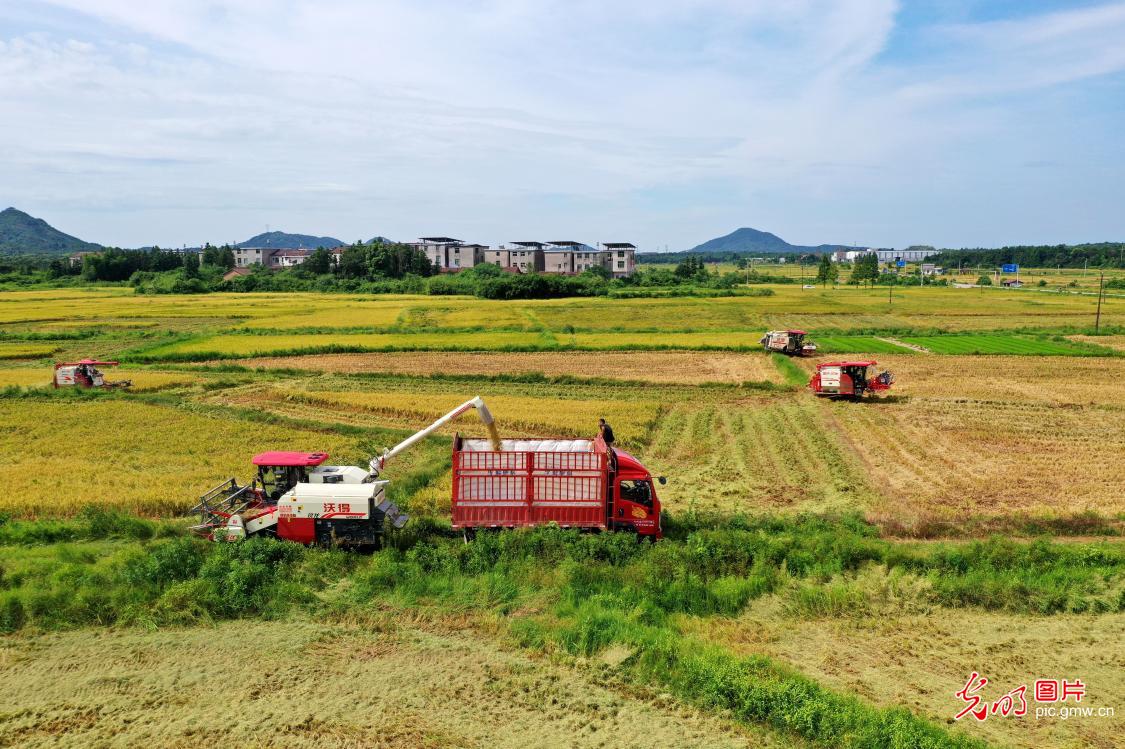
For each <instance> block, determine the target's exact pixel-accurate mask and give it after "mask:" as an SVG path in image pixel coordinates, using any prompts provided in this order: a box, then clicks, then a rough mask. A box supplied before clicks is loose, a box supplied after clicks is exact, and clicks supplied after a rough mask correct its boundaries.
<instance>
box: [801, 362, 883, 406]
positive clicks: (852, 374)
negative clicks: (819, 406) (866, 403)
mask: <svg viewBox="0 0 1125 749" xmlns="http://www.w3.org/2000/svg"><path fill="white" fill-rule="evenodd" d="M877 363H878V362H876V361H875V360H874V359H867V360H864V361H841V362H822V363H820V364H817V365H816V374H814V375H813V376H812V379H811V380H809V388H810V389H811V390H812V391H813V392H814V393H816V394H817V395H822V396H825V397H829V398H856V399H858V398H862V397H863V396H864V394H865V393H879V392H883V391H884V390H890V388H891V385H893V384H894V381H895V376H894V375H893V374H891V373H890V372H888V371H886V370H884V371H882V372H880V373H879V374H874V373H873V371H872V370H871V367H874V366H875V365H876V364H877Z"/></svg>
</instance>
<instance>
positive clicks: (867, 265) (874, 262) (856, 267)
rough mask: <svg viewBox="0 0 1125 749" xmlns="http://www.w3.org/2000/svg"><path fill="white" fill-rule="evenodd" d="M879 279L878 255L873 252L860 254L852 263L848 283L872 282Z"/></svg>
mask: <svg viewBox="0 0 1125 749" xmlns="http://www.w3.org/2000/svg"><path fill="white" fill-rule="evenodd" d="M878 280H879V256H878V255H876V254H875V253H873V252H872V253H868V254H866V255H860V256H859V257H857V258H856V259H855V261H854V262H853V263H852V275H851V278H849V279H848V283H853V284H865V283H866V284H868V285H870V284H873V283H875V282H877V281H878Z"/></svg>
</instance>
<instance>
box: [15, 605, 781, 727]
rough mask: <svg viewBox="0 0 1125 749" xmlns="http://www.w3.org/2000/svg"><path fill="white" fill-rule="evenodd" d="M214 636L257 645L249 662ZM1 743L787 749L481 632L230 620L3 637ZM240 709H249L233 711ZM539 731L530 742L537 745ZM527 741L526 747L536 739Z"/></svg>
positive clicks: (390, 624)
mask: <svg viewBox="0 0 1125 749" xmlns="http://www.w3.org/2000/svg"><path fill="white" fill-rule="evenodd" d="M216 642H252V643H254V648H253V650H254V655H253V657H247V658H226V657H215V656H214V649H215V643H216ZM0 675H2V678H0V744H3V745H5V746H21V747H46V746H58V745H60V744H67V745H72V746H77V745H91V746H100V745H102V744H103V743H105V744H106V745H108V743H109V742H108V739H109V737H113V745H121V746H160V747H197V746H201V745H217V746H267V745H283V746H291V747H356V748H357V749H358V748H359V747H380V748H381V749H400V748H401V749H418V748H426V747H429V748H431V749H437V748H439V747H466V748H468V747H512V749H524V747H527V746H529V745H534V746H542V747H619V748H623V747H635V746H638V745H639V744H638V741H639V739H638V736H640V735H643V737H644V738H643V741H642V742H641V743H643V745H644V746H652V747H669V749H671V748H672V747H676V748H679V747H698V748H699V749H704V748H709V747H732V749H733V747H745V746H748V745H753V746H755V747H789V746H795V745H797V744H796V742H793V741H791V740H789V739H787V738H785V737H779V736H777V735H776V734H772V733H770V732H768V731H767V730H766V729H750V728H746V727H741V726H735V725H733V724H730V723H728V722H727V721H724V720H722V719H721V718H716V717H710V716H707V715H705V714H703V713H702V712H701V711H699V710H697V709H694V708H688V707H685V706H683V705H681V704H679V703H677V702H675V701H674V700H672V699H670V698H668V697H660V698H650V697H646V696H644V694H643V693H640V694H639V693H637V692H636V691H635V690H628V691H627V690H625V689H616V690H615V689H614V688H613V687H612V686H611V685H607V684H606V683H605V680H604V679H602V678H599V676H598V674H597V672H596V671H594V670H591V672H589V673H586V672H583V671H579V670H576V669H573V668H568V667H566V666H562V665H557V664H554V663H551V662H549V661H546V660H536V659H532V658H530V657H528V656H526V655H522V654H519V653H510V652H506V651H504V650H502V649H500V648H499V647H497V646H496V645H495V644H493V643H492V642H490V641H489V640H488V639H487V637H485V636H482V635H480V634H478V633H473V632H471V631H460V632H459V631H442V630H441V629H439V628H436V627H434V626H433V625H426V624H424V623H420V624H417V625H412V624H411V623H410V622H409V620H406V621H403V620H402V619H399V620H398V622H397V623H395V622H391V621H389V620H388V621H384V622H381V623H379V624H378V626H377V627H375V628H374V631H373V630H372V628H371V627H369V626H364V625H352V626H346V625H332V624H327V625H326V624H325V623H324V622H303V621H285V622H247V621H239V622H230V623H226V624H220V625H218V626H217V627H198V628H191V629H182V630H171V631H157V632H146V631H142V630H121V631H115V630H94V631H78V632H71V633H66V634H51V635H38V636H27V637H21V638H19V639H5V640H4V641H3V643H2V644H0ZM232 705H234V706H239V707H237V708H232ZM529 732H533V735H534V739H529ZM529 741H530V744H529Z"/></svg>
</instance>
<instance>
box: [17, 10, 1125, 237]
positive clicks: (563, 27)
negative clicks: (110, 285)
mask: <svg viewBox="0 0 1125 749" xmlns="http://www.w3.org/2000/svg"><path fill="white" fill-rule="evenodd" d="M1122 39H1125V2H1069V3H1064V2H1043V1H1041V0H1026V1H1023V2H1016V1H1014V0H1000V1H996V0H992V1H989V2H983V1H980V2H978V1H975V0H950V1H949V2H935V1H931V0H918V1H917V2H907V1H905V0H904V1H903V2H896V1H895V0H834V1H830V0H690V1H685V2H656V1H653V0H648V1H647V2H646V1H644V0H618V1H617V2H613V3H606V2H604V1H601V0H567V1H563V0H543V1H541V2H533V1H530V0H527V1H521V0H477V1H476V2H471V3H470V2H463V1H462V0H432V1H428V0H414V1H413V2H408V1H405V0H381V1H380V2H378V3H371V2H364V1H362V0H245V1H244V2H227V1H224V0H206V1H205V0H147V1H146V2H144V3H138V2H135V0H53V1H50V2H30V1H25V0H9V1H8V2H5V3H3V4H0V159H2V160H3V164H4V169H3V170H0V204H2V205H0V207H3V206H4V205H14V206H16V207H19V208H22V209H24V210H26V211H28V212H30V213H32V214H33V215H36V216H40V217H42V218H44V219H46V220H47V221H49V222H50V223H52V224H54V225H55V226H57V227H59V228H61V229H63V230H64V231H68V232H70V233H72V234H76V235H78V236H81V237H83V238H85V239H90V240H93V241H97V242H101V243H104V244H119V245H124V246H137V245H143V244H152V243H157V244H161V245H165V246H175V245H181V244H198V243H200V242H204V241H210V242H225V241H240V240H242V239H245V238H246V237H248V236H250V235H252V234H255V233H257V232H259V231H263V230H265V228H266V227H267V226H269V227H270V228H273V229H282V230H285V231H294V232H303V233H311V234H330V235H333V236H337V237H339V238H341V239H344V240H347V241H350V240H353V239H357V238H361V237H362V238H366V237H370V236H372V235H375V234H382V235H386V236H390V237H395V238H401V239H409V238H412V237H416V236H419V235H434V234H443V235H450V236H458V237H462V238H465V239H467V240H472V241H479V242H483V243H486V244H498V243H501V242H504V241H510V240H514V239H520V238H528V237H540V238H560V237H564V238H574V239H577V240H581V241H585V242H591V243H592V242H597V241H632V242H634V243H636V244H638V245H639V246H641V247H642V248H644V249H663V248H664V247H665V246H667V247H668V248H669V249H682V248H687V247H691V246H693V245H695V244H697V243H699V242H702V241H704V240H706V239H709V238H711V237H714V236H718V235H720V234H725V233H727V232H729V231H731V230H733V229H735V228H737V227H740V226H752V227H755V228H758V229H763V230H766V231H772V232H774V233H776V234H778V235H780V236H782V237H784V238H785V239H787V240H789V241H790V242H793V243H800V244H819V243H822V242H832V243H837V242H839V243H857V244H863V245H878V246H897V247H902V246H905V245H908V244H915V243H924V244H935V245H939V246H949V247H961V246H977V245H985V246H994V245H1001V244H1013V243H1056V242H1081V241H1101V240H1123V239H1125V210H1123V205H1125V200H1123V199H1125V138H1123V137H1122V132H1123V131H1125V44H1123V43H1122Z"/></svg>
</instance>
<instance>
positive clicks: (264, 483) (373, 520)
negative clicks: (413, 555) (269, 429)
mask: <svg viewBox="0 0 1125 749" xmlns="http://www.w3.org/2000/svg"><path fill="white" fill-rule="evenodd" d="M474 408H475V409H477V412H478V413H479V414H480V419H481V421H482V422H484V424H485V426H487V427H488V430H489V433H490V434H491V435H492V444H495V445H496V447H497V448H499V446H500V439H499V436H498V435H497V434H496V425H495V423H494V422H493V419H492V414H491V413H490V412H489V410H488V407H487V406H486V405H485V404H484V401H483V400H481V399H480V398H479V397H477V398H473V399H472V400H469V401H465V402H464V403H462V404H461V405H460V406H458V407H457V408H455V409H453V410H452V411H450V412H449V413H447V414H446V415H445V416H442V417H441V418H440V419H438V420H437V421H435V422H434V423H433V424H430V425H429V426H428V427H426V428H425V429H422V430H420V431H418V432H415V433H414V434H412V435H410V436H409V437H407V438H406V439H404V440H403V441H402V442H400V443H398V444H397V445H395V446H394V447H392V448H390V449H388V450H384V451H383V454H382V455H379V456H378V457H375V458H372V459H371V461H370V463H369V464H368V468H367V470H364V469H362V468H358V467H356V466H328V465H324V463H325V461H327V460H328V454H327V453H322V452H316V453H301V452H276V451H275V452H265V453H261V454H260V455H255V456H254V465H256V466H258V475H257V476H256V477H255V479H254V480H253V481H252V482H251V483H249V484H246V485H245V486H239V485H238V481H237V480H235V479H234V478H230V479H228V480H226V481H224V482H223V483H221V484H219V485H218V486H216V487H214V488H213V489H211V490H210V491H209V492H207V493H206V494H204V495H203V496H202V497H200V498H199V504H197V505H196V506H195V507H194V508H193V510H192V512H198V513H199V516H200V519H199V524H198V525H196V526H194V527H193V528H192V530H193V531H194V532H195V533H197V534H198V535H201V536H204V537H206V538H209V539H211V540H213V541H241V540H242V539H244V538H246V537H248V536H257V535H262V536H274V537H276V538H283V539H286V540H289V541H296V542H298V543H302V544H314V543H315V544H320V545H322V546H358V547H364V546H377V545H379V544H380V542H381V541H382V538H383V534H384V532H385V530H386V526H387V524H390V525H391V526H392V527H394V528H401V527H402V526H404V525H406V521H407V520H408V517H407V515H406V514H405V513H402V512H400V511H399V509H398V507H397V506H396V505H395V504H394V503H393V502H391V501H390V500H389V499H387V497H386V486H387V484H388V483H390V482H388V481H380V480H379V475H380V474H381V473H382V472H383V468H384V467H385V466H386V463H387V461H388V460H389V459H391V458H393V457H394V456H396V455H398V454H399V453H401V452H403V451H404V450H406V449H408V448H409V447H410V446H411V445H413V444H415V443H416V442H418V441H419V440H421V439H423V438H425V437H427V436H428V435H430V434H432V433H433V432H435V431H437V430H438V429H439V428H440V427H442V426H444V425H445V424H447V423H448V422H450V421H452V420H453V419H455V418H457V417H458V416H460V415H461V414H463V413H465V412H467V411H471V410H472V409H474Z"/></svg>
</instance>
